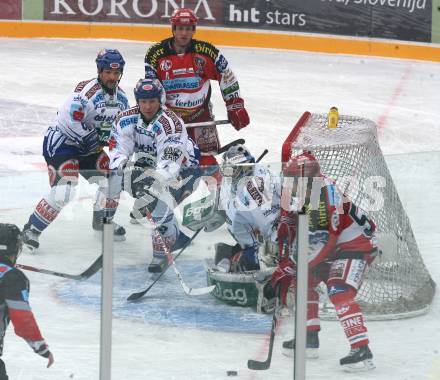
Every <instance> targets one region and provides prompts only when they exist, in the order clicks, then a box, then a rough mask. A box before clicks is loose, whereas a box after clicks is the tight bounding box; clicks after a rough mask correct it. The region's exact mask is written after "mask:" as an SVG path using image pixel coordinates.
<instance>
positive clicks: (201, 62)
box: [194, 56, 206, 74]
mask: <svg viewBox="0 0 440 380" xmlns="http://www.w3.org/2000/svg"><path fill="white" fill-rule="evenodd" d="M194 65H195V69H196V70H195V71H196V74H202V73H203V71H204V70H205V65H206V61H205V59H204V58H202V57H197V56H196V57H194Z"/></svg>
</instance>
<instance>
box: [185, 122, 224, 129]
mask: <svg viewBox="0 0 440 380" xmlns="http://www.w3.org/2000/svg"><path fill="white" fill-rule="evenodd" d="M222 124H231V122H230V121H229V120H211V121H201V122H199V123H188V124H185V127H186V128H196V127H213V126H215V125H222Z"/></svg>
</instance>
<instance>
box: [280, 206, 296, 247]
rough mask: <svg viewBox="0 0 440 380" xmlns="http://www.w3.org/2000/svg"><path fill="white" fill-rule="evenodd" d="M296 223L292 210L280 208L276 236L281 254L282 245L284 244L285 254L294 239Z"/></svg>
mask: <svg viewBox="0 0 440 380" xmlns="http://www.w3.org/2000/svg"><path fill="white" fill-rule="evenodd" d="M295 233H296V225H295V214H294V213H293V211H286V210H283V209H281V212H280V221H279V223H278V229H277V238H278V244H279V247H280V254H281V256H283V252H284V246H286V252H285V255H286V256H287V255H288V254H289V249H290V247H291V245H292V243H293V240H294V239H295Z"/></svg>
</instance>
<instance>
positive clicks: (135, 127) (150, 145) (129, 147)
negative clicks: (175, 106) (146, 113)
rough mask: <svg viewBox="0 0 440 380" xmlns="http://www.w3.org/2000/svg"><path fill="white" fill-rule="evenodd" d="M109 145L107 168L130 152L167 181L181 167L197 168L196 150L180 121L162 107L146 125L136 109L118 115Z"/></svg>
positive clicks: (117, 162)
mask: <svg viewBox="0 0 440 380" xmlns="http://www.w3.org/2000/svg"><path fill="white" fill-rule="evenodd" d="M109 146H110V152H109V158H110V169H116V168H117V167H118V166H119V164H120V163H121V162H122V161H124V160H127V159H130V158H131V157H132V155H133V154H134V153H135V154H136V159H139V158H142V159H143V160H144V161H145V162H146V163H147V164H148V166H150V167H152V168H155V169H156V171H157V172H158V173H159V174H160V175H161V176H162V177H163V178H164V179H165V180H167V181H168V180H175V179H177V177H178V175H179V172H180V169H181V168H182V167H183V168H185V167H188V168H189V167H196V166H197V165H198V157H199V152H198V148H197V146H196V145H195V144H194V142H193V141H192V140H191V139H190V138H188V133H187V131H186V128H185V124H184V122H183V121H182V119H181V118H179V117H178V116H177V115H176V114H175V113H174V112H172V111H170V110H169V109H167V108H166V107H162V108H160V109H159V111H158V112H157V113H156V115H155V116H154V118H153V119H152V120H151V121H150V122H145V121H144V120H143V119H142V117H141V114H140V111H139V107H138V106H135V107H132V108H130V109H128V110H127V111H124V112H122V113H121V114H120V115H119V117H118V119H117V120H116V122H115V124H114V125H113V128H112V132H111V135H110V142H109Z"/></svg>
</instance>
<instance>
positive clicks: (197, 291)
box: [184, 285, 215, 296]
mask: <svg viewBox="0 0 440 380" xmlns="http://www.w3.org/2000/svg"><path fill="white" fill-rule="evenodd" d="M214 289H215V285H211V286H207V287H205V288H187V289H185V288H184V290H185V293H186V294H188V295H189V296H202V295H204V294H209V293H211V292H212V291H213V290H214Z"/></svg>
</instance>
